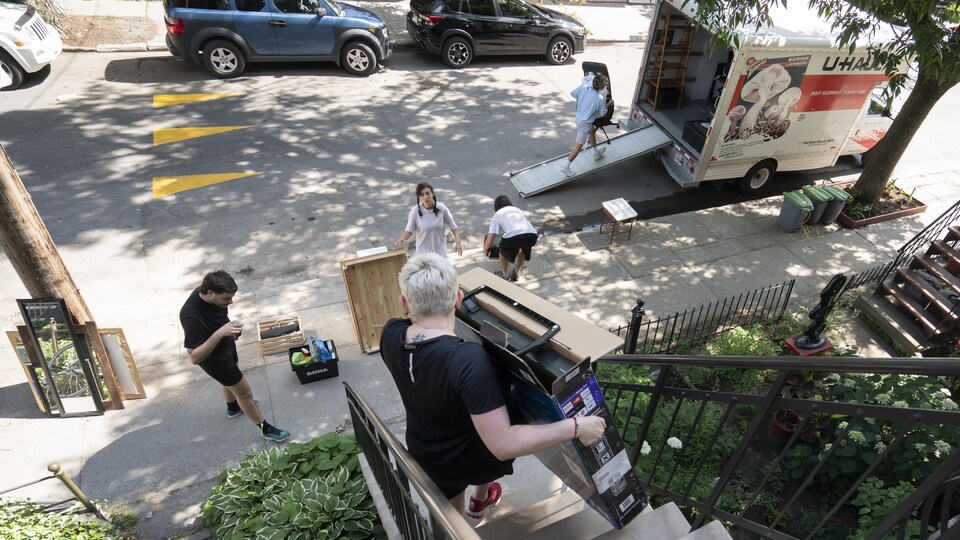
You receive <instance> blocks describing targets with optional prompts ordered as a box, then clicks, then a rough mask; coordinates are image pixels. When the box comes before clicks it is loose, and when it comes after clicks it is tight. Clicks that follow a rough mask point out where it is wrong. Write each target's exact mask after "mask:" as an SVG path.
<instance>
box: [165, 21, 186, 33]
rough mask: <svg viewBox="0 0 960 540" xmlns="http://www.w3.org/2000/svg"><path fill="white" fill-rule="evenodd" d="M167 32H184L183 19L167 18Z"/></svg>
mask: <svg viewBox="0 0 960 540" xmlns="http://www.w3.org/2000/svg"><path fill="white" fill-rule="evenodd" d="M167 32H170V33H171V34H173V35H175V36H179V35H180V34H182V33H183V19H167Z"/></svg>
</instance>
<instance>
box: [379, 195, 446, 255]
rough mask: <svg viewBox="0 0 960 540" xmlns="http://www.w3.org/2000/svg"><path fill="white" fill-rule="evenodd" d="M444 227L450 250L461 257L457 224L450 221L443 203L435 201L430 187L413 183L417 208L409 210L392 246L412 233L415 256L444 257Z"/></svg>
mask: <svg viewBox="0 0 960 540" xmlns="http://www.w3.org/2000/svg"><path fill="white" fill-rule="evenodd" d="M444 227H446V228H449V229H450V230H451V231H452V232H453V239H454V244H453V248H454V249H455V250H456V251H457V255H463V247H462V246H461V245H460V229H458V228H457V222H456V221H454V220H453V214H451V213H450V209H449V208H447V206H446V205H445V204H443V203H439V202H437V197H436V194H435V193H434V191H433V186H431V185H430V184H428V183H426V182H420V183H419V184H417V205H416V206H414V207H413V208H411V209H410V213H409V214H408V215H407V226H406V228H405V229H404V231H403V234H401V235H400V238H399V239H398V240H397V241H396V242H394V243H393V245H394V246H396V247H399V246H400V245H401V244H403V243H404V242H406V241H407V240H409V239H410V237H411V236H413V235H414V234H416V235H417V243H416V245H417V254H418V255H419V254H422V253H436V254H437V255H440V256H441V257H446V256H447V232H446V229H445V228H444Z"/></svg>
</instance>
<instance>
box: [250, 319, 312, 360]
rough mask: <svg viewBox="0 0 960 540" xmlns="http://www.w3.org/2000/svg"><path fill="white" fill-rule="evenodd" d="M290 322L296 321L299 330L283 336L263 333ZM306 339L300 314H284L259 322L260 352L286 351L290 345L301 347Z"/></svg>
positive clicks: (258, 338)
mask: <svg viewBox="0 0 960 540" xmlns="http://www.w3.org/2000/svg"><path fill="white" fill-rule="evenodd" d="M290 323H296V325H297V330H296V331H294V332H290V333H289V334H283V335H281V336H276V337H270V338H265V337H263V333H264V332H265V331H267V330H269V329H270V328H273V327H274V326H275V325H279V326H283V325H286V324H290ZM305 340H306V338H305V337H304V334H303V325H302V324H300V316H299V315H284V316H281V317H276V318H273V319H267V320H265V321H259V322H258V323H257V344H258V345H260V354H261V355H263V356H267V355H268V354H276V353H280V352H282V353H286V352H287V351H288V350H290V347H299V346H300V345H303V342H304V341H305Z"/></svg>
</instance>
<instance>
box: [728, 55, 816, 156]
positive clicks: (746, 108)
mask: <svg viewBox="0 0 960 540" xmlns="http://www.w3.org/2000/svg"><path fill="white" fill-rule="evenodd" d="M746 63H747V66H749V67H748V69H747V72H746V74H745V75H743V76H741V77H740V80H739V81H738V82H737V95H738V96H739V99H738V100H737V102H736V104H735V105H734V104H731V105H732V106H731V107H730V110H729V111H728V112H727V128H726V131H725V133H726V135H725V136H724V139H723V140H724V142H730V141H734V140H738V139H744V140H748V139H751V138H754V136H758V137H759V138H760V139H762V140H764V141H769V140H772V139H778V138H780V137H782V136H783V134H784V133H786V132H787V129H789V128H790V119H789V116H790V113H791V112H792V110H793V108H794V106H796V104H797V102H798V101H800V98H801V97H802V96H803V92H802V91H801V90H800V83H801V81H803V76H804V72H805V71H806V69H807V65H808V64H809V63H810V55H805V56H791V57H787V58H770V59H759V60H758V59H756V58H753V57H751V58H747V61H746Z"/></svg>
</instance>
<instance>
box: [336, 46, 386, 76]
mask: <svg viewBox="0 0 960 540" xmlns="http://www.w3.org/2000/svg"><path fill="white" fill-rule="evenodd" d="M340 65H341V66H343V69H345V70H347V73H349V74H351V75H358V76H360V77H369V76H370V74H371V73H373V72H374V71H376V70H377V55H376V54H374V52H373V49H371V48H370V46H368V45H367V44H366V43H361V42H359V41H351V42H350V43H347V46H346V47H344V48H343V51H342V52H341V53H340Z"/></svg>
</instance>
